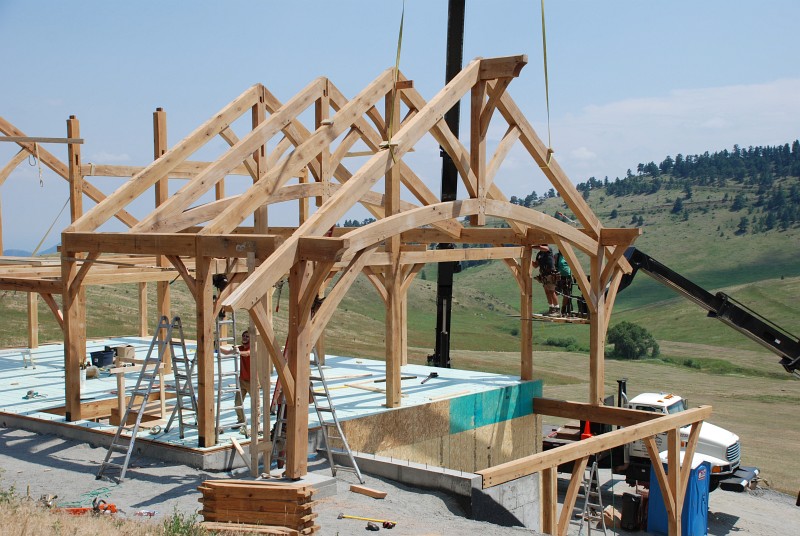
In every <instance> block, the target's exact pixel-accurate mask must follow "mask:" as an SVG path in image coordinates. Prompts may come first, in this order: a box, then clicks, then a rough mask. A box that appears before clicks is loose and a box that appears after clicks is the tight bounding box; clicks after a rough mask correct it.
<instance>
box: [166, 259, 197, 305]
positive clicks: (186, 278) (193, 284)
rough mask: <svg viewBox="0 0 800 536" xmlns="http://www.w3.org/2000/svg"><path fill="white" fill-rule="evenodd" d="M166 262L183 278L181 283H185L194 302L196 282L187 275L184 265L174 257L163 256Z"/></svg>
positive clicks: (190, 275)
mask: <svg viewBox="0 0 800 536" xmlns="http://www.w3.org/2000/svg"><path fill="white" fill-rule="evenodd" d="M165 256H166V257H167V260H168V261H169V262H170V263H172V266H174V267H175V269H176V270H177V271H178V273H179V274H180V275H181V277H182V278H183V281H184V282H185V283H186V286H187V287H188V288H189V292H190V293H191V294H192V296H193V297H194V299H195V300H197V281H196V280H195V278H194V277H192V274H190V273H189V270H188V269H187V268H186V265H185V264H184V263H183V261H182V260H181V259H180V257H177V256H175V255H165Z"/></svg>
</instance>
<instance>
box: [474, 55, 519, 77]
mask: <svg viewBox="0 0 800 536" xmlns="http://www.w3.org/2000/svg"><path fill="white" fill-rule="evenodd" d="M480 62H481V70H480V74H479V77H480V80H493V79H495V78H516V77H517V76H519V73H520V71H522V68H523V67H525V65H527V63H528V55H527V54H523V55H520V56H506V57H500V58H487V59H482V60H480Z"/></svg>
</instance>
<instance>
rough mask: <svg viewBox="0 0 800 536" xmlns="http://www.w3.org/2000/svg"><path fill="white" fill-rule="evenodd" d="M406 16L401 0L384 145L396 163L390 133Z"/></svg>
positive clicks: (392, 126) (392, 131)
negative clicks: (401, 7) (401, 6)
mask: <svg viewBox="0 0 800 536" xmlns="http://www.w3.org/2000/svg"><path fill="white" fill-rule="evenodd" d="M405 18H406V0H403V9H402V11H401V12H400V31H399V32H398V33H397V54H396V55H395V60H394V83H393V84H392V98H391V101H390V103H389V117H387V118H386V145H387V146H388V148H389V154H391V155H392V161H393V162H395V163H397V160H396V159H395V156H394V148H393V147H392V134H394V127H395V126H396V125H395V124H394V112H395V110H394V105H395V97H396V96H397V79H398V78H399V76H400V50H401V49H402V47H403V23H404V22H405Z"/></svg>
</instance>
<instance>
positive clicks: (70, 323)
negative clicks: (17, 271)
mask: <svg viewBox="0 0 800 536" xmlns="http://www.w3.org/2000/svg"><path fill="white" fill-rule="evenodd" d="M67 137H69V138H80V122H79V121H78V120H77V119H76V118H75V116H74V115H71V116H70V118H69V119H68V120H67ZM67 154H68V160H69V166H68V177H69V186H70V198H69V208H70V218H71V221H72V222H73V223H74V222H75V220H77V219H78V218H80V217H81V216H82V215H83V175H81V146H80V144H77V143H70V144H68V145H67ZM62 243H63V239H62ZM84 256H85V255H84V254H83V253H80V252H77V251H62V253H61V281H62V284H63V290H62V308H63V310H64V371H65V374H64V384H65V389H64V391H65V399H66V400H65V418H66V420H67V421H68V422H69V421H77V420H80V419H81V379H80V365H81V363H83V362H84V361H86V289H84V288H83V286H82V285H81V284H80V282H77V287H73V282H74V281H75V277H76V276H77V274H78V269H79V266H78V263H77V262H76V259H78V258H81V257H84Z"/></svg>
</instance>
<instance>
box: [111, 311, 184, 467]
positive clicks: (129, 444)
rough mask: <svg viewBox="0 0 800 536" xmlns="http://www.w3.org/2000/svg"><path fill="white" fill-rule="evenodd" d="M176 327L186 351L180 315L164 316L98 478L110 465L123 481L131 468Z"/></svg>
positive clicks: (172, 342)
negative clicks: (144, 420)
mask: <svg viewBox="0 0 800 536" xmlns="http://www.w3.org/2000/svg"><path fill="white" fill-rule="evenodd" d="M175 328H177V329H178V331H179V333H180V343H181V346H182V347H183V350H184V355H185V352H186V345H185V344H184V342H183V328H182V327H181V319H180V318H179V317H177V316H176V317H175V318H174V319H173V321H172V322H171V323H170V321H169V319H168V318H167V317H166V316H162V317H161V320H160V321H159V323H158V327H157V328H156V332H155V334H154V335H153V340H152V341H151V342H150V348H149V349H148V351H147V357H146V358H145V360H144V363H143V364H142V365H141V367H142V368H141V371H140V373H139V378H138V379H137V380H136V386H135V387H134V388H133V392H132V393H131V395H130V399H129V400H128V405H127V407H126V408H125V413H124V415H121V416H120V419H121V420H120V423H119V427H118V428H117V432H116V433H115V434H114V439H112V440H111V445H110V446H109V447H108V452H107V453H106V457H105V459H104V460H103V462H102V463H101V464H100V469H99V470H98V472H97V477H96V478H98V479H100V478H102V477H103V475H104V474H105V473H106V471H107V470H108V469H110V468H116V469H119V479H118V481H119V482H122V481H123V479H124V478H125V472H126V471H127V470H128V464H129V463H130V460H131V453H132V452H133V445H134V443H135V441H136V435H137V434H138V433H139V425H140V424H141V422H142V415H144V412H145V409H146V407H147V402H148V400H149V399H150V393H151V392H152V391H153V385H154V384H155V380H156V378H158V377H159V373H160V371H161V368H162V363H163V361H164V353H165V352H167V351H169V350H168V349H170V348H172V347H173V346H174V345H175V341H174V340H173V339H172V332H173V330H174V329H175ZM162 335H163V336H162ZM156 345H157V346H158V350H157V351H156V352H155V355H154V352H153V349H154V348H155V347H156ZM171 353H172V355H173V363H174V359H175V357H174V356H175V351H174V350H173V351H172V352H171ZM176 374H177V373H176ZM134 414H135V415H136V419H135V421H134V422H133V424H132V425H128V420H129V418H130V416H131V415H134ZM123 432H127V433H128V434H129V435H128V436H124V435H123ZM123 454H124V459H123V460H122V461H121V462H120V461H119V458H118V457H117V458H116V461H113V462H112V461H111V457H112V456H115V455H116V456H121V455H123Z"/></svg>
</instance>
